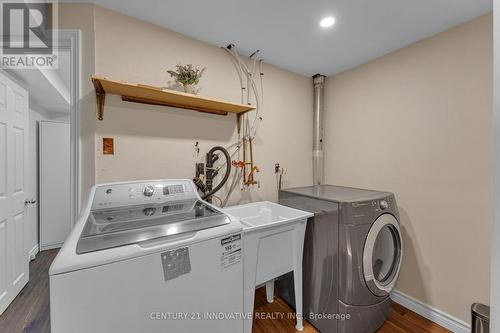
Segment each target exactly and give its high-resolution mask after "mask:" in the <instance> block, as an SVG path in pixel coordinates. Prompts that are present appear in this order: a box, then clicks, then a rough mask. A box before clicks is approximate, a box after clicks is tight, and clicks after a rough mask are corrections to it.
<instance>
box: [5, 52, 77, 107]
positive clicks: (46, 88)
mask: <svg viewBox="0 0 500 333" xmlns="http://www.w3.org/2000/svg"><path fill="white" fill-rule="evenodd" d="M57 56H58V68H57V69H55V70H47V69H36V70H34V69H12V70H8V72H9V73H10V74H11V75H12V76H14V77H15V78H16V79H17V80H18V81H19V83H21V85H22V86H23V87H24V88H25V89H26V90H28V91H29V96H30V108H34V109H37V110H38V111H44V112H46V113H49V114H51V116H61V115H63V114H69V113H70V103H71V95H70V90H69V85H70V70H71V68H70V65H71V59H70V52H69V51H64V50H59V51H58V54H57Z"/></svg>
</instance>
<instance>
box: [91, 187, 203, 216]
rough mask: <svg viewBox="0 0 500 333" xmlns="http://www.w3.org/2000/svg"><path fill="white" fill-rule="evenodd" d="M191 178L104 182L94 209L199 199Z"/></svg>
mask: <svg viewBox="0 0 500 333" xmlns="http://www.w3.org/2000/svg"><path fill="white" fill-rule="evenodd" d="M197 198H198V195H197V193H196V190H195V187H194V184H193V183H192V182H191V181H190V180H165V181H150V182H130V183H115V184H104V185H99V186H97V187H96V190H95V195H94V199H93V202H92V209H93V210H95V209H104V208H113V207H121V206H130V205H140V204H147V203H154V202H165V201H177V200H189V199H197Z"/></svg>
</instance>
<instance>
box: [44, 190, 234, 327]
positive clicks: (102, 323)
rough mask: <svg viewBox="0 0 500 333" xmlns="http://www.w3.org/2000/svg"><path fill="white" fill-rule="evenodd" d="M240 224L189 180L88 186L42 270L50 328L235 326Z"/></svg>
mask: <svg viewBox="0 0 500 333" xmlns="http://www.w3.org/2000/svg"><path fill="white" fill-rule="evenodd" d="M241 231H242V226H241V224H240V223H239V222H238V221H236V220H233V219H232V218H231V217H229V216H228V215H226V214H225V213H223V212H221V211H220V210H218V209H217V208H216V207H214V206H212V205H210V204H209V203H207V202H205V201H202V200H201V199H200V197H199V195H198V194H197V191H196V189H195V187H194V184H193V183H192V182H191V181H190V180H154V181H135V182H127V183H113V184H103V185H98V186H95V187H94V188H93V189H92V190H91V193H90V196H89V201H88V203H87V207H86V209H85V210H84V213H83V215H82V216H81V218H80V220H79V222H78V223H77V224H76V226H75V228H74V229H73V231H72V232H71V234H70V236H69V237H68V239H67V240H66V242H65V244H64V246H63V247H62V249H61V250H60V252H59V253H58V255H57V257H56V259H55V260H54V262H53V264H52V266H51V268H50V272H49V274H50V311H51V331H52V333H68V332H71V333H88V332H92V333H113V332H120V333H136V332H144V333H149V332H162V333H163V332H175V333H193V332H218V333H225V332H227V333H238V332H242V331H243V318H242V316H243V313H242V312H243V292H242V291H243V275H242V274H243V267H242V247H241V245H242V244H241V243H242V239H241Z"/></svg>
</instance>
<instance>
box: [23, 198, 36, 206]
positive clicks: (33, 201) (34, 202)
mask: <svg viewBox="0 0 500 333" xmlns="http://www.w3.org/2000/svg"><path fill="white" fill-rule="evenodd" d="M24 204H25V205H33V204H36V199H25V200H24Z"/></svg>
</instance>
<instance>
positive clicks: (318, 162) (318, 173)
mask: <svg viewBox="0 0 500 333" xmlns="http://www.w3.org/2000/svg"><path fill="white" fill-rule="evenodd" d="M325 79H326V76H324V75H321V74H316V75H314V76H313V84H314V105H313V113H314V116H313V185H320V184H322V183H323V181H324V170H323V169H324V161H323V160H324V157H323V113H324V92H323V90H324V87H325Z"/></svg>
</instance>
